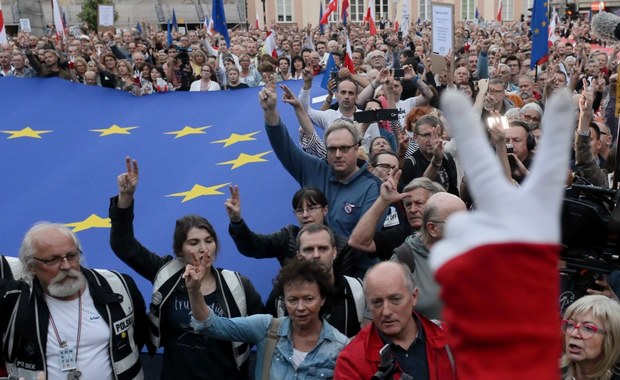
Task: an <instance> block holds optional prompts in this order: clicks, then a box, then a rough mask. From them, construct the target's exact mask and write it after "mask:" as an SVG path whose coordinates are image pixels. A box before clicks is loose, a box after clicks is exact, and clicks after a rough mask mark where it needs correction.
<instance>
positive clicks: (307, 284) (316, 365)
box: [183, 255, 349, 379]
mask: <svg viewBox="0 0 620 380" xmlns="http://www.w3.org/2000/svg"><path fill="white" fill-rule="evenodd" d="M206 264H207V263H205V261H204V260H201V259H200V258H199V257H198V256H197V255H194V263H193V264H188V265H187V267H186V269H185V273H184V274H183V276H184V277H185V284H186V286H187V289H188V292H189V294H190V302H191V305H192V326H193V327H194V328H195V329H196V330H198V331H200V332H201V333H203V334H205V335H207V336H209V337H213V338H218V339H229V340H239V341H244V342H248V343H255V344H256V349H257V352H256V369H255V372H254V374H255V378H256V379H267V378H269V379H292V378H297V379H310V378H312V379H331V378H332V377H333V375H334V367H335V366H336V358H337V357H338V353H339V352H340V351H341V350H342V349H343V348H344V346H345V345H346V344H347V343H348V342H349V339H348V338H347V337H346V336H344V335H343V334H342V333H340V332H339V331H338V330H336V329H335V328H334V327H332V326H331V325H330V324H329V323H328V322H327V321H326V320H325V319H323V318H322V316H321V308H322V307H323V305H324V304H325V300H326V298H327V297H328V295H329V293H330V291H331V284H330V280H329V275H328V274H327V272H326V270H325V268H324V266H323V265H322V264H321V263H319V262H317V261H315V260H304V259H294V260H291V261H290V262H289V263H288V264H286V265H285V266H284V267H282V269H281V270H280V273H279V274H278V278H277V280H276V285H275V289H276V292H277V293H278V294H279V295H282V296H283V299H284V303H285V306H286V309H287V311H288V316H286V317H283V318H281V319H274V318H273V317H272V316H271V315H268V314H264V315H253V316H250V317H245V318H223V317H220V316H218V315H217V314H215V313H214V312H213V310H212V309H211V308H210V307H209V306H208V305H207V304H206V303H205V301H204V299H203V297H202V296H201V293H200V284H201V282H202V278H203V276H204V273H205V272H206V271H207V269H206ZM274 321H275V322H274ZM274 341H275V342H274ZM270 351H271V352H270Z"/></svg>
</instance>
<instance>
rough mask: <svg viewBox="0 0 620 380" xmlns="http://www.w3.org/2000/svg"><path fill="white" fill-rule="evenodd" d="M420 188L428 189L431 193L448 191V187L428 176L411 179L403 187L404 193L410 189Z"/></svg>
mask: <svg viewBox="0 0 620 380" xmlns="http://www.w3.org/2000/svg"><path fill="white" fill-rule="evenodd" d="M420 188H421V189H425V190H428V192H429V193H431V194H430V195H433V194H437V193H443V192H445V191H446V189H444V188H443V186H441V185H440V184H438V183H437V182H434V181H431V180H430V179H428V178H426V177H418V178H414V179H413V180H411V182H409V183H408V184H407V186H405V187H404V188H403V193H408V192H410V191H413V190H415V189H420Z"/></svg>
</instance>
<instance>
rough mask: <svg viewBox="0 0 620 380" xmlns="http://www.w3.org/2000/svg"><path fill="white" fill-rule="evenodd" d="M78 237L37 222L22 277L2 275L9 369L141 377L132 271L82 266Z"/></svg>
mask: <svg viewBox="0 0 620 380" xmlns="http://www.w3.org/2000/svg"><path fill="white" fill-rule="evenodd" d="M81 259H82V250H81V246H80V243H79V241H78V239H77V236H76V235H75V234H74V233H73V232H72V231H70V230H69V229H68V228H67V227H65V226H64V225H62V224H53V223H48V222H43V223H38V224H35V225H34V226H33V227H32V228H31V229H30V230H29V231H28V232H27V233H26V235H25V236H24V240H23V241H22V245H21V248H20V251H19V260H20V262H21V264H22V266H23V268H25V270H24V273H23V278H24V279H25V280H29V279H31V280H32V283H31V284H30V283H29V282H27V281H25V280H8V279H3V280H0V331H4V332H5V336H4V337H3V342H2V348H3V352H4V357H3V359H4V361H5V362H6V365H7V369H8V372H9V374H10V375H11V376H14V377H15V378H21V377H24V378H27V379H34V378H38V376H41V375H43V377H44V378H48V379H59V378H69V379H79V378H80V377H82V376H83V378H86V379H95V378H96V379H102V380H103V379H106V380H108V379H109V380H112V379H119V380H121V379H122V380H125V379H126V380H133V379H143V378H144V375H143V373H142V367H141V365H140V361H139V353H140V349H141V348H142V346H143V344H144V343H145V342H146V340H147V334H148V331H146V326H147V325H148V324H147V321H146V313H145V305H144V299H143V298H142V295H141V294H140V292H139V291H138V289H137V287H136V285H135V283H134V281H133V280H132V279H131V277H129V276H127V275H121V274H119V273H116V272H111V271H105V270H92V269H87V268H85V267H83V266H81V265H80V264H81Z"/></svg>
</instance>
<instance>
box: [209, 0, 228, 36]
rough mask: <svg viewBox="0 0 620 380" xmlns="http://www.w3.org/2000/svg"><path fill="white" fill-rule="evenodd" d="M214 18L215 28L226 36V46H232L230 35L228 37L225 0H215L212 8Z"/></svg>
mask: <svg viewBox="0 0 620 380" xmlns="http://www.w3.org/2000/svg"><path fill="white" fill-rule="evenodd" d="M211 17H212V18H213V29H214V30H215V31H216V32H218V33H219V34H221V35H222V36H224V39H225V40H226V46H228V47H230V37H228V27H227V26H226V15H225V14H224V0H213V8H212V9H211Z"/></svg>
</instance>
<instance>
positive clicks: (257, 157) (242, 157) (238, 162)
mask: <svg viewBox="0 0 620 380" xmlns="http://www.w3.org/2000/svg"><path fill="white" fill-rule="evenodd" d="M269 153H271V151H267V152H263V153H257V154H245V153H241V154H239V156H238V157H237V158H235V159H234V160H230V161H226V162H218V163H217V164H216V165H232V167H231V168H230V170H234V169H237V168H239V167H241V166H243V165H246V164H250V163H253V162H267V160H265V159H264V158H262V157H263V156H264V155H266V154H269Z"/></svg>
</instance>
